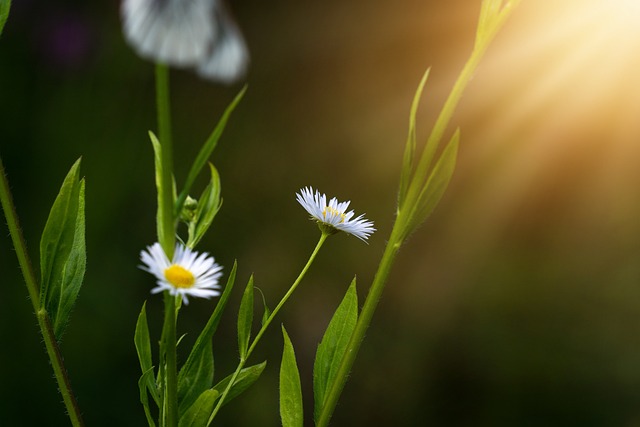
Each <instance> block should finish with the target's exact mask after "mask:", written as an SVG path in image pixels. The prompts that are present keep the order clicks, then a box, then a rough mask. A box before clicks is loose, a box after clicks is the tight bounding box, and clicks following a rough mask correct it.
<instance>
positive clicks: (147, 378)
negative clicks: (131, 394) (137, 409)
mask: <svg viewBox="0 0 640 427" xmlns="http://www.w3.org/2000/svg"><path fill="white" fill-rule="evenodd" d="M151 385H153V386H151ZM138 389H139V390H140V403H142V407H143V408H144V415H145V416H146V417H147V423H148V424H149V427H155V426H156V423H155V422H154V421H153V417H152V416H151V409H150V408H149V394H148V392H151V391H152V390H156V388H155V379H154V374H153V368H151V369H149V370H148V371H146V372H145V373H143V374H142V376H141V377H140V379H138ZM152 397H154V399H156V397H157V391H156V395H155V396H154V395H153V393H152ZM157 403H158V399H156V404H157Z"/></svg>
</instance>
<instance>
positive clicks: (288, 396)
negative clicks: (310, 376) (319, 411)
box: [280, 326, 304, 427]
mask: <svg viewBox="0 0 640 427" xmlns="http://www.w3.org/2000/svg"><path fill="white" fill-rule="evenodd" d="M282 335H283V337H284V348H283V350H282V363H281V364H280V419H281V420H282V426H283V427H302V425H303V421H304V417H303V409H302V389H301V387H300V373H299V372H298V365H297V363H296V355H295V352H294V351H293V345H292V344H291V340H290V339H289V335H288V334H287V331H286V330H285V329H284V326H283V327H282Z"/></svg>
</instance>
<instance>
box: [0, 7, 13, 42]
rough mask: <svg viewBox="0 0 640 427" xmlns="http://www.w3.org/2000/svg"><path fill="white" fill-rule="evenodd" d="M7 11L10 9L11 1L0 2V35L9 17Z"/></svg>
mask: <svg viewBox="0 0 640 427" xmlns="http://www.w3.org/2000/svg"><path fill="white" fill-rule="evenodd" d="M9 9H11V0H0V35H2V30H3V29H4V24H5V23H6V22H7V18H8V17H9Z"/></svg>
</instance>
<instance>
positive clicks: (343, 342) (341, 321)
mask: <svg viewBox="0 0 640 427" xmlns="http://www.w3.org/2000/svg"><path fill="white" fill-rule="evenodd" d="M357 321H358V293H357V292H356V279H355V278H354V279H353V281H352V282H351V285H350V286H349V289H347V293H346V294H345V296H344V298H343V299H342V302H341V303H340V305H339V306H338V308H337V310H336V312H335V313H334V315H333V317H332V318H331V322H329V326H328V327H327V330H326V332H325V333H324V336H323V337H322V341H321V342H320V345H319V346H318V351H317V352H316V360H315V362H314V365H313V395H314V417H315V419H316V421H317V417H318V416H319V414H320V411H321V410H322V407H323V405H324V401H325V397H326V394H327V392H328V391H329V388H330V387H331V385H332V383H333V381H334V379H335V376H336V374H337V372H338V369H339V368H340V362H341V361H342V356H343V355H344V353H345V351H346V349H347V346H348V344H349V340H350V339H351V335H352V334H353V330H354V328H355V326H356V322H357Z"/></svg>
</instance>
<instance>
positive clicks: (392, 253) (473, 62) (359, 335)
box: [316, 0, 519, 427]
mask: <svg viewBox="0 0 640 427" xmlns="http://www.w3.org/2000/svg"><path fill="white" fill-rule="evenodd" d="M518 2H519V0H513V1H511V2H507V4H506V6H504V7H502V6H501V4H502V1H500V0H485V1H484V2H483V6H482V7H483V11H485V10H484V9H485V7H486V9H487V10H489V9H491V8H492V7H497V9H496V10H497V11H498V12H497V13H496V14H495V15H494V16H493V18H492V19H490V20H486V21H484V22H483V21H482V19H481V22H480V23H479V29H478V34H477V36H476V43H475V45H474V48H473V51H472V53H471V55H470V57H469V59H468V60H467V62H466V64H465V66H464V68H463V69H462V71H461V72H460V75H459V76H458V78H457V80H456V82H455V84H454V86H453V88H452V90H451V92H450V94H449V97H448V98H447V100H446V101H445V103H444V106H443V108H442V110H441V112H440V114H439V116H438V118H437V120H436V122H435V124H434V127H433V129H432V131H431V134H430V135H429V139H428V140H427V144H426V149H425V150H424V152H423V153H422V157H421V158H420V161H419V163H418V165H417V167H416V171H415V173H414V175H413V176H414V178H413V179H412V182H411V184H410V185H409V189H408V192H407V197H406V200H405V201H404V203H403V206H401V208H403V207H405V206H406V207H409V209H399V212H398V216H397V217H396V220H395V222H394V225H393V229H392V230H391V236H390V237H389V241H388V242H387V246H386V247H385V251H384V254H383V256H382V259H381V261H380V264H379V265H378V270H377V272H376V275H375V276H374V279H373V282H372V284H371V287H370V288H369V293H368V294H367V298H366V300H365V302H364V305H363V307H362V311H361V314H360V316H359V318H358V321H357V323H356V326H355V329H354V331H353V334H352V335H351V339H350V341H349V344H348V346H347V350H346V351H345V353H344V356H343V357H342V361H341V363H340V367H339V368H338V373H337V374H336V377H335V380H334V382H333V384H332V385H331V388H330V390H329V393H328V394H327V397H326V399H325V401H324V404H323V407H322V410H321V413H320V416H319V417H318V421H317V423H316V427H326V426H327V425H328V424H329V421H330V419H331V416H332V415H333V412H334V410H335V407H336V405H337V403H338V399H339V398H340V395H341V393H342V390H343V389H344V386H345V384H346V382H347V379H348V376H349V372H350V371H351V368H352V366H353V364H354V362H355V359H356V357H357V355H358V351H359V349H360V346H361V345H362V342H363V341H364V337H365V335H366V332H367V329H368V328H369V325H370V324H371V319H372V317H373V314H374V312H375V310H376V308H377V306H378V302H379V301H380V297H381V295H382V291H383V290H384V286H385V283H386V281H387V278H388V276H389V272H390V271H391V267H392V266H393V263H394V262H395V259H396V256H397V254H398V251H399V250H400V247H401V246H402V244H403V243H404V240H405V239H406V237H407V236H408V235H409V234H410V232H411V231H412V230H409V232H407V230H406V227H407V223H408V221H409V220H410V215H411V214H412V207H414V206H416V204H417V203H418V199H419V197H420V194H421V191H422V189H423V188H424V185H425V184H424V179H425V177H426V176H427V173H428V170H429V167H430V166H431V165H430V162H431V158H432V155H433V151H435V150H436V149H437V147H438V146H439V144H440V141H441V140H442V137H443V135H444V133H445V131H446V129H447V127H448V125H449V122H450V121H451V117H452V116H453V113H454V111H455V109H456V106H457V105H458V102H459V101H460V98H461V97H462V94H463V92H464V90H465V89H466V87H467V85H468V83H469V82H470V81H471V78H472V77H473V73H474V72H475V70H476V68H477V66H478V63H479V62H480V59H481V58H482V56H483V54H484V52H485V51H486V49H487V47H488V45H489V43H490V42H491V40H492V39H493V37H494V36H495V34H496V32H497V30H498V29H499V27H500V26H501V25H502V24H503V23H504V21H505V20H506V17H507V16H508V15H509V13H510V12H511V10H512V9H513V8H514V7H515V5H516V4H517V3H518ZM485 17H486V16H485ZM430 150H433V151H432V152H431V153H430V152H429V151H430Z"/></svg>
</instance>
